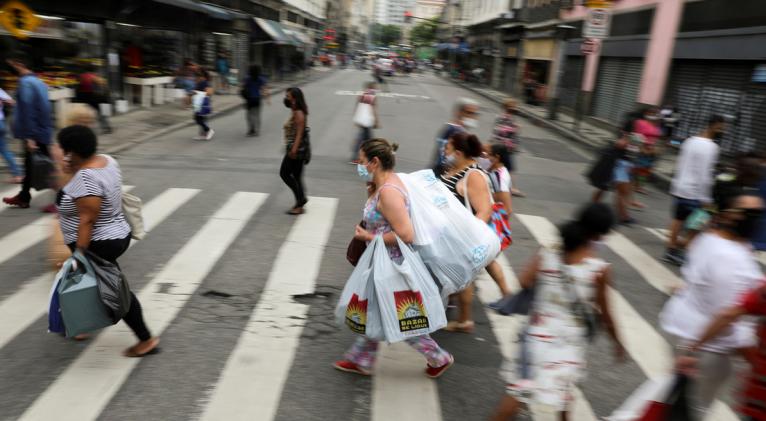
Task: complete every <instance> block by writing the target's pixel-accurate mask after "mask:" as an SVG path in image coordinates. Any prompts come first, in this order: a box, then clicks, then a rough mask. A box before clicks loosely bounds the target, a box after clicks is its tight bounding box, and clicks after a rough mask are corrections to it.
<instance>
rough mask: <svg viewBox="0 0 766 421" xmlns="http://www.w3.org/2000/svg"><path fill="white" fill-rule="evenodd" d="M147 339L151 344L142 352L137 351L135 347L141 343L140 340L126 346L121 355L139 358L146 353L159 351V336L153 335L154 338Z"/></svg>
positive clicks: (152, 353) (150, 353)
mask: <svg viewBox="0 0 766 421" xmlns="http://www.w3.org/2000/svg"><path fill="white" fill-rule="evenodd" d="M149 341H150V342H151V343H152V346H151V348H149V350H148V351H145V352H143V353H138V352H137V351H136V348H138V346H139V345H140V344H141V342H139V343H138V344H136V345H133V346H131V347H130V348H128V349H126V350H125V351H123V352H122V355H123V356H126V357H129V358H141V357H145V356H147V355H154V354H158V353H159V352H160V348H159V344H160V338H157V337H154V338H151V339H149Z"/></svg>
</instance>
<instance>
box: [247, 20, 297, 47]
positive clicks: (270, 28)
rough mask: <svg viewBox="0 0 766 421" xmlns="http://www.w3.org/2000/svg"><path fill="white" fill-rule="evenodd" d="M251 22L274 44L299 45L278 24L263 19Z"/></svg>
mask: <svg viewBox="0 0 766 421" xmlns="http://www.w3.org/2000/svg"><path fill="white" fill-rule="evenodd" d="M253 20H254V21H255V23H256V24H257V25H258V27H260V28H261V29H262V30H263V32H265V33H266V34H267V35H268V36H269V37H270V38H271V39H272V40H273V41H274V43H275V44H278V45H296V46H297V45H298V44H299V43H298V42H297V41H296V40H295V39H294V38H293V37H291V36H290V35H288V34H287V32H286V30H285V29H284V28H283V27H282V25H281V24H280V23H279V22H276V21H273V20H268V19H263V18H253Z"/></svg>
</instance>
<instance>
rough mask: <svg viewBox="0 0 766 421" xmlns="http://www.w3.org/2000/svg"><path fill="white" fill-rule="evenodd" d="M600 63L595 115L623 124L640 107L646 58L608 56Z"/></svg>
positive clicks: (613, 122) (595, 96)
mask: <svg viewBox="0 0 766 421" xmlns="http://www.w3.org/2000/svg"><path fill="white" fill-rule="evenodd" d="M599 67H600V69H599V74H598V80H597V81H596V92H595V95H594V105H593V115H594V116H596V117H598V118H601V119H604V120H606V121H608V122H610V123H612V124H614V125H620V124H622V123H623V121H624V119H625V116H626V115H627V114H628V113H630V112H631V111H633V110H634V109H635V107H636V101H637V100H638V91H639V85H640V83H641V70H642V68H643V61H642V60H641V59H639V58H616V57H605V58H603V59H602V60H601V64H600V66H599Z"/></svg>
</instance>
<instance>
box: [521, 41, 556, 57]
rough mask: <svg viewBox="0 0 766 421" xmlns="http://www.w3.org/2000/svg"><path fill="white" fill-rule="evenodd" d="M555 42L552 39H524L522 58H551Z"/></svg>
mask: <svg viewBox="0 0 766 421" xmlns="http://www.w3.org/2000/svg"><path fill="white" fill-rule="evenodd" d="M555 50H556V43H555V42H554V40H553V39H527V40H524V48H523V51H524V58H525V59H529V60H553V56H554V52H555Z"/></svg>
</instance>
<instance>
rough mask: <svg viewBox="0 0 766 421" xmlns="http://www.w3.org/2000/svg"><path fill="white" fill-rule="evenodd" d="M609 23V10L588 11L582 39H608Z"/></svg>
mask: <svg viewBox="0 0 766 421" xmlns="http://www.w3.org/2000/svg"><path fill="white" fill-rule="evenodd" d="M611 23H612V12H611V11H610V10H609V9H589V10H588V19H587V20H586V21H585V25H583V28H582V36H583V38H596V39H604V38H608V37H609V28H610V27H611Z"/></svg>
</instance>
